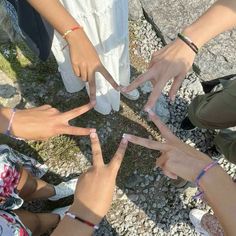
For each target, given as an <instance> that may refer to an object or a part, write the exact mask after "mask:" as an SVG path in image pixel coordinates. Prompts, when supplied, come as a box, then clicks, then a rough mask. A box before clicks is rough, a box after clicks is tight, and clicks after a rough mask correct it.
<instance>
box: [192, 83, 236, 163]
mask: <svg viewBox="0 0 236 236" xmlns="http://www.w3.org/2000/svg"><path fill="white" fill-rule="evenodd" d="M235 91H236V81H235V80H233V81H229V82H228V83H227V86H226V87H225V88H224V89H223V90H221V91H217V92H213V93H209V94H206V95H201V96H198V97H196V98H195V99H194V100H193V102H192V103H191V104H190V106H189V109H188V116H189V119H190V121H191V122H192V123H193V124H194V125H195V126H198V127H200V128H206V129H220V132H219V134H218V135H217V136H216V137H215V140H214V142H215V144H216V145H217V147H218V148H219V150H220V151H221V152H222V153H223V154H224V155H225V157H226V158H227V159H229V160H230V161H231V162H234V163H235V162H236V158H235V152H236V141H235V138H236V131H233V130H230V129H227V128H229V127H234V126H236V105H235V104H236V92H235Z"/></svg>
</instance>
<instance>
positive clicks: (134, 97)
mask: <svg viewBox="0 0 236 236" xmlns="http://www.w3.org/2000/svg"><path fill="white" fill-rule="evenodd" d="M121 94H122V95H123V96H124V97H126V98H127V99H129V100H133V101H135V100H138V98H139V91H138V89H134V90H132V91H130V92H128V93H123V92H121Z"/></svg>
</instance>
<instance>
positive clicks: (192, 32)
mask: <svg viewBox="0 0 236 236" xmlns="http://www.w3.org/2000/svg"><path fill="white" fill-rule="evenodd" d="M183 34H184V35H185V36H187V37H188V38H190V39H191V40H192V41H193V42H194V44H195V45H196V46H197V47H198V48H199V49H200V48H201V47H202V46H203V45H204V44H205V43H206V42H207V41H208V40H205V39H204V37H202V34H201V32H199V30H197V29H195V27H194V25H190V26H189V27H186V28H185V29H184V30H183Z"/></svg>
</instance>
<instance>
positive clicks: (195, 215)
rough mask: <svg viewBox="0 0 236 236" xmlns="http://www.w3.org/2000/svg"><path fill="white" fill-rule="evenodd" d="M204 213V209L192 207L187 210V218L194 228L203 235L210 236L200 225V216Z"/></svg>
mask: <svg viewBox="0 0 236 236" xmlns="http://www.w3.org/2000/svg"><path fill="white" fill-rule="evenodd" d="M205 214H206V212H205V211H202V210H198V209H193V210H191V211H190V212H189V219H190V221H191V222H192V224H193V225H194V227H195V230H196V231H197V232H198V233H200V234H201V235H204V236H210V235H209V233H208V232H207V231H206V230H205V229H204V228H203V227H202V225H201V220H202V217H203V216H204V215H205Z"/></svg>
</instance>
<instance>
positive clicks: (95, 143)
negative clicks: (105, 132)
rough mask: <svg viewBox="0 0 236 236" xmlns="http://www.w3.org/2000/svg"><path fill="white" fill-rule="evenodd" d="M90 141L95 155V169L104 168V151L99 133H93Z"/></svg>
mask: <svg viewBox="0 0 236 236" xmlns="http://www.w3.org/2000/svg"><path fill="white" fill-rule="evenodd" d="M90 139H91V146H92V153H93V166H94V167H99V166H103V165H104V162H103V158H102V150H101V146H100V142H99V139H98V135H97V133H91V134H90Z"/></svg>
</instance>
